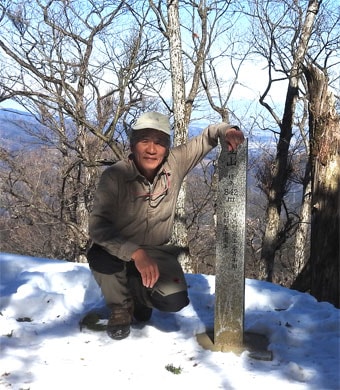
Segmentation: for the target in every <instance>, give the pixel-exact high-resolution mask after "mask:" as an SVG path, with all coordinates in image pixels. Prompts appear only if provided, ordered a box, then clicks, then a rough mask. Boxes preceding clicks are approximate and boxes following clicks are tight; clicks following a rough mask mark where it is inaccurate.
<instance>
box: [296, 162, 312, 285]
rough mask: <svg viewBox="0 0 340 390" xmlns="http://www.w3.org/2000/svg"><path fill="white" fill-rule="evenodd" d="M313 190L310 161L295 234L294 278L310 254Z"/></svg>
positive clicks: (307, 166)
mask: <svg viewBox="0 0 340 390" xmlns="http://www.w3.org/2000/svg"><path fill="white" fill-rule="evenodd" d="M311 191H312V183H311V177H310V163H309V162H308V163H307V165H306V173H305V179H304V186H303V194H302V205H301V210H300V221H299V226H298V228H297V230H296V236H295V257H294V263H293V272H294V278H296V277H297V275H299V273H300V272H301V271H302V269H303V267H304V266H305V264H306V262H307V260H308V256H309V250H308V246H309V245H308V243H309V236H310V221H311Z"/></svg>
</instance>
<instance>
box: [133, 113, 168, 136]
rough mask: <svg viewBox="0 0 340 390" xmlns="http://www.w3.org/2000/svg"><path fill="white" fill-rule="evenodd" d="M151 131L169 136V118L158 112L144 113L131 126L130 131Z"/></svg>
mask: <svg viewBox="0 0 340 390" xmlns="http://www.w3.org/2000/svg"><path fill="white" fill-rule="evenodd" d="M142 129H153V130H159V131H162V132H163V133H165V134H167V135H170V122H169V117H168V116H166V115H163V114H160V113H159V112H154V111H150V112H146V113H145V114H143V115H141V116H140V117H139V118H138V119H137V120H136V122H135V123H134V124H133V125H132V130H142Z"/></svg>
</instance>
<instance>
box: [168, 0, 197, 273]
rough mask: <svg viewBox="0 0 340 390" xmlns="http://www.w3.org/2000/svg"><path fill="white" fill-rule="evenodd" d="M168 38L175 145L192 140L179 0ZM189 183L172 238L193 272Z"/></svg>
mask: <svg viewBox="0 0 340 390" xmlns="http://www.w3.org/2000/svg"><path fill="white" fill-rule="evenodd" d="M168 37H169V45H170V67H171V81H172V97H173V110H174V132H175V135H174V144H175V146H176V145H180V144H183V143H185V142H186V141H187V139H188V120H186V109H185V82H184V71H183V59H182V44H181V42H182V41H181V29H180V23H179V12H178V0H175V1H168ZM185 200H186V182H185V181H184V182H183V184H182V186H181V189H180V192H179V195H178V200H177V204H176V215H175V222H174V228H173V235H172V241H173V243H174V244H176V245H177V246H179V247H181V248H182V253H181V255H180V257H179V261H180V263H181V266H182V268H183V270H184V271H185V272H193V271H194V269H193V268H194V265H193V264H192V262H191V259H190V254H189V249H188V247H189V245H188V232H187V228H186V223H185Z"/></svg>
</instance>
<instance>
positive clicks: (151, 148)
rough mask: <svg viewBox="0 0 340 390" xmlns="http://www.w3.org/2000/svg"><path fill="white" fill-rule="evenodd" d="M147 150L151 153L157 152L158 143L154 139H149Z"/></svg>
mask: <svg viewBox="0 0 340 390" xmlns="http://www.w3.org/2000/svg"><path fill="white" fill-rule="evenodd" d="M146 150H147V151H148V152H149V153H156V144H155V143H154V142H153V141H149V142H148V144H147V148H146Z"/></svg>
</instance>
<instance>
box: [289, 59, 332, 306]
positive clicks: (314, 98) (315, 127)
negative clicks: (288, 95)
mask: <svg viewBox="0 0 340 390" xmlns="http://www.w3.org/2000/svg"><path fill="white" fill-rule="evenodd" d="M305 74H306V78H307V82H308V89H309V94H310V106H309V111H310V113H309V114H310V124H309V126H310V133H311V137H310V143H311V157H310V158H311V166H312V223H311V254H310V259H309V262H308V263H307V265H306V267H305V268H304V270H303V271H302V273H301V274H300V275H299V277H298V278H297V279H296V281H295V282H294V283H293V285H292V288H295V289H298V290H303V291H306V290H309V291H310V293H311V294H312V295H313V296H315V297H316V298H317V299H318V300H320V301H328V302H331V303H333V304H334V305H335V306H336V307H340V296H339V217H340V211H339V209H340V204H339V203H340V200H339V187H340V117H339V115H338V114H337V112H336V109H335V102H334V99H333V96H332V94H331V93H330V92H329V91H328V78H327V76H326V75H325V74H324V73H323V72H321V71H320V70H319V69H318V68H316V67H315V66H313V65H310V66H308V68H306V69H305Z"/></svg>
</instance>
